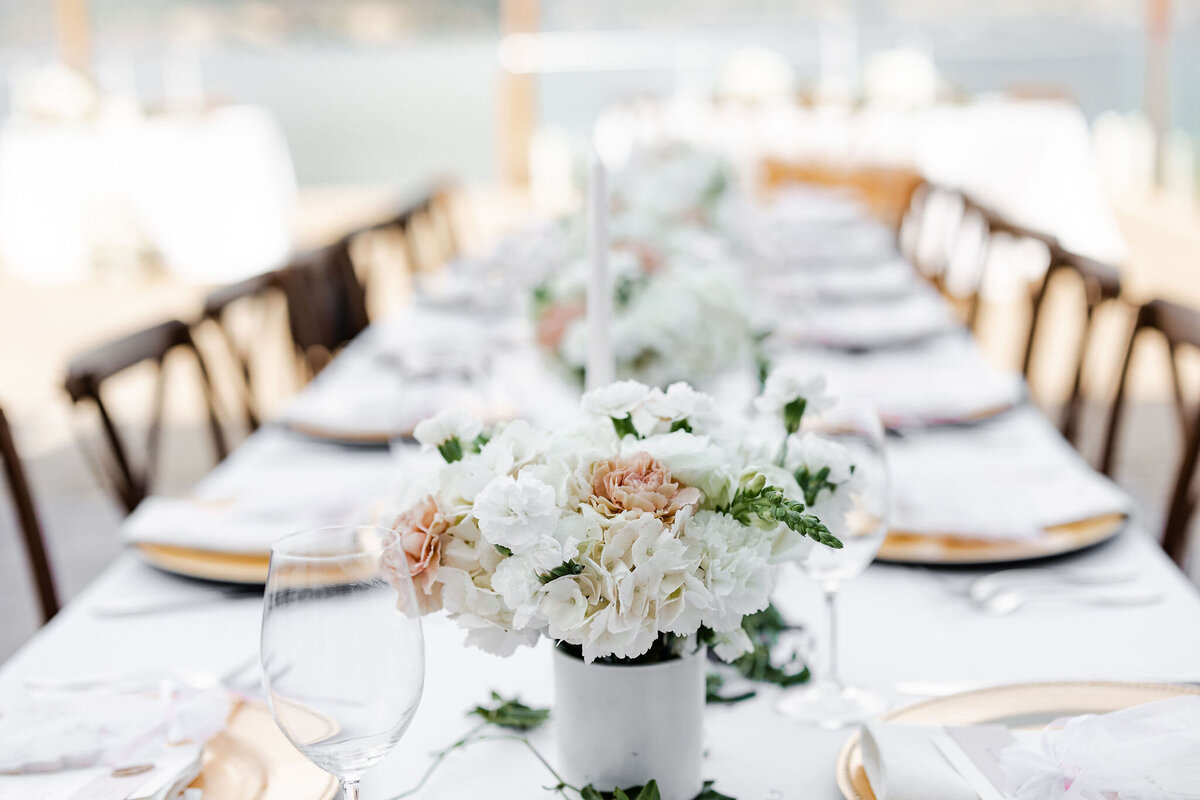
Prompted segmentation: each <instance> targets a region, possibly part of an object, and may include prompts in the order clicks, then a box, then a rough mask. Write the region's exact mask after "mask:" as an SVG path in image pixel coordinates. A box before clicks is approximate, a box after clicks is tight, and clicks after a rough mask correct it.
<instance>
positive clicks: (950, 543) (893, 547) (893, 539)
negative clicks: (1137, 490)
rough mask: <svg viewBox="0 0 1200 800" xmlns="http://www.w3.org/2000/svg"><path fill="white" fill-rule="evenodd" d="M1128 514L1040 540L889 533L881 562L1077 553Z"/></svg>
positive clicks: (1061, 529)
mask: <svg viewBox="0 0 1200 800" xmlns="http://www.w3.org/2000/svg"><path fill="white" fill-rule="evenodd" d="M1127 519H1128V517H1126V515H1125V514H1121V513H1111V514H1100V515H1099V516H1095V517H1089V518H1088V519H1081V520H1077V521H1075V522H1068V523H1065V524H1063V525H1055V526H1052V527H1049V528H1046V532H1045V535H1044V536H1040V537H1038V538H1036V539H983V538H980V537H977V536H976V537H972V536H970V535H969V534H963V535H950V534H943V535H931V534H925V533H911V532H908V531H897V530H893V531H889V532H888V535H887V538H886V539H884V541H883V546H882V547H880V548H879V556H878V558H879V560H880V561H892V562H896V563H900V564H963V565H968V564H1000V563H1004V562H1009V561H1028V560H1030V559H1035V558H1048V557H1050V556H1059V555H1063V554H1065V553H1074V552H1076V551H1077V550H1083V549H1085V548H1088V547H1091V546H1093V545H1097V544H1100V543H1101V542H1104V541H1107V540H1108V539H1111V538H1112V537H1113V536H1115V535H1116V534H1117V533H1119V532H1120V530H1121V529H1122V528H1123V527H1124V526H1125V522H1126V520H1127Z"/></svg>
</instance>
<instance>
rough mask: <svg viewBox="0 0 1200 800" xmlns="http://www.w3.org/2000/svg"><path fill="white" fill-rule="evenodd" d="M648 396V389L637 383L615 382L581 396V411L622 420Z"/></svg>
mask: <svg viewBox="0 0 1200 800" xmlns="http://www.w3.org/2000/svg"><path fill="white" fill-rule="evenodd" d="M649 395H650V388H649V387H648V386H645V385H644V384H641V383H638V382H637V381H617V382H616V383H610V384H609V385H608V386H601V387H600V388H599V389H593V390H592V391H590V392H588V393H587V394H585V395H584V396H583V410H584V411H585V412H587V413H588V414H594V415H596V416H601V417H612V418H613V419H622V418H624V417H627V416H629V415H630V414H631V413H632V412H633V410H634V409H635V408H637V407H638V406H639V405H641V404H642V402H643V401H644V400H645V399H646V398H647V397H648V396H649Z"/></svg>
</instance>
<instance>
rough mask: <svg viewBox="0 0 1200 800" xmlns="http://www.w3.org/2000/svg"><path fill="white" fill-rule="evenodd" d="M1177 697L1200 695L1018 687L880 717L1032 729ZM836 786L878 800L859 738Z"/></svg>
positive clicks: (847, 751) (849, 746) (1129, 688)
mask: <svg viewBox="0 0 1200 800" xmlns="http://www.w3.org/2000/svg"><path fill="white" fill-rule="evenodd" d="M1180 695H1200V689H1197V688H1193V687H1187V686H1175V685H1170V684H1155V683H1116V682H1111V683H1110V682H1103V681H1087V682H1083V681H1080V682H1073V681H1062V682H1055V683H1021V684H1014V685H1010V686H996V687H993V688H990V689H979V690H976V691H973V692H963V693H961V694H954V695H950V696H948V697H938V698H935V699H933V700H925V701H922V702H919V703H915V704H913V705H910V706H906V707H905V708H901V709H897V710H896V711H892V712H889V713H887V714H883V715H881V716H880V719H883V720H887V721H889V722H904V723H909V724H915V725H984V724H988V723H996V722H999V723H1004V722H1009V723H1017V724H1023V725H1026V726H1028V725H1030V724H1036V723H1032V719H1033V718H1038V719H1040V718H1043V717H1044V718H1045V719H1044V722H1042V723H1041V724H1047V723H1049V722H1051V721H1053V720H1054V719H1055V718H1058V717H1064V716H1078V715H1080V714H1103V713H1107V712H1109V711H1119V710H1120V709H1123V708H1130V707H1132V706H1136V705H1141V704H1142V703H1149V702H1153V701H1155V700H1166V699H1168V698H1171V697H1177V696H1180ZM837 784H838V789H840V790H841V792H842V797H844V798H845V800H876V798H875V793H874V792H873V791H872V790H871V784H870V783H869V782H868V781H867V775H866V772H865V771H864V770H863V763H862V748H861V745H860V734H859V733H858V732H857V731H856V732H855V733H854V734H852V735H851V736H850V738H849V739H847V740H846V744H845V746H843V747H842V751H841V753H840V754H839V755H838V759H837Z"/></svg>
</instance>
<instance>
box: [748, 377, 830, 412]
mask: <svg viewBox="0 0 1200 800" xmlns="http://www.w3.org/2000/svg"><path fill="white" fill-rule="evenodd" d="M800 398H804V401H805V405H804V412H805V413H806V414H820V413H822V412H823V411H828V410H829V409H830V408H831V407H832V406H833V402H834V400H833V398H832V397H831V396H829V395H827V394H826V393H825V376H824V375H823V374H821V373H819V372H805V371H803V370H800V369H796V368H794V367H780V368H778V369H775V370H772V372H771V374H770V375H768V376H767V382H766V384H765V385H764V386H763V391H762V394H761V395H759V396H758V397H756V398H755V400H754V407H755V408H756V409H758V410H759V411H761V412H762V413H764V414H781V413H783V409H784V408H785V407H786V406H788V405H789V404H790V403H793V402H795V401H796V400H798V399H800Z"/></svg>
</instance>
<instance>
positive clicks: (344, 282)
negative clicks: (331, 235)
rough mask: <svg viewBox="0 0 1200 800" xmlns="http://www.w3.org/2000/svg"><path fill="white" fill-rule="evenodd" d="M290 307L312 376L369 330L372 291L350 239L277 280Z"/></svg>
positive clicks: (307, 257) (301, 261)
mask: <svg viewBox="0 0 1200 800" xmlns="http://www.w3.org/2000/svg"><path fill="white" fill-rule="evenodd" d="M272 280H273V285H274V286H277V287H278V288H279V290H280V291H281V292H282V293H283V296H284V299H285V301H286V303H287V310H288V327H289V330H290V331H291V336H292V342H293V344H294V345H295V347H296V351H297V353H298V354H299V356H300V359H301V362H302V365H303V367H304V368H305V369H306V370H307V372H308V374H309V375H310V376H311V375H315V374H317V373H318V372H320V371H321V370H322V369H323V368H324V367H325V366H326V365H327V364H328V363H329V362H330V361H331V360H332V359H333V354H334V353H335V352H336V351H337V350H338V349H339V348H340V347H341V346H342V345H344V344H346V343H347V342H349V341H350V340H351V339H353V338H354V337H355V336H357V335H358V334H359V333H361V332H362V331H363V329H365V328H366V327H367V324H368V319H367V303H366V290H365V288H364V287H363V284H362V282H361V281H360V280H359V277H358V274H357V272H356V271H355V268H354V261H353V259H352V258H351V257H350V237H348V236H347V237H343V238H342V239H339V240H338V241H337V242H335V243H333V244H331V245H329V246H327V247H322V248H321V249H319V250H314V251H312V252H310V253H305V254H304V255H301V256H298V257H297V258H296V259H294V260H293V261H292V262H291V263H290V264H288V265H287V266H286V267H283V268H282V269H280V270H277V271H276V272H275V273H274V275H273V278H272Z"/></svg>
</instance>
